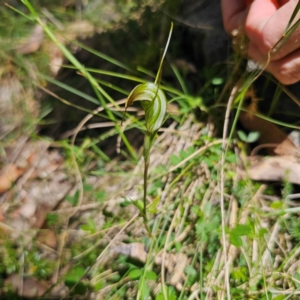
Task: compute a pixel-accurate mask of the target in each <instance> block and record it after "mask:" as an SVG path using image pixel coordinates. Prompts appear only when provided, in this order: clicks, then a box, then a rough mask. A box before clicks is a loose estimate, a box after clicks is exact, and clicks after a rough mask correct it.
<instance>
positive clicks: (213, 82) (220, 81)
mask: <svg viewBox="0 0 300 300" xmlns="http://www.w3.org/2000/svg"><path fill="white" fill-rule="evenodd" d="M211 83H212V84H213V85H220V84H222V83H223V78H220V77H216V78H213V80H212V81H211Z"/></svg>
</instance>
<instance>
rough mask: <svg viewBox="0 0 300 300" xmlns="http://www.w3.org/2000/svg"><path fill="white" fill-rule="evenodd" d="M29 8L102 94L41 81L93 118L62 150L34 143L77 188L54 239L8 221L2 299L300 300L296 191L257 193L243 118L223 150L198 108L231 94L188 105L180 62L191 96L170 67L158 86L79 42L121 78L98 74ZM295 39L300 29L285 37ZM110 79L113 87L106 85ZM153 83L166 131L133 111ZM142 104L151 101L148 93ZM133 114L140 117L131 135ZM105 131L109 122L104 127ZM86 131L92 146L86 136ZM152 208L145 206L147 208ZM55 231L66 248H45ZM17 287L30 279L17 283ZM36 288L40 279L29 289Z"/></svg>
mask: <svg viewBox="0 0 300 300" xmlns="http://www.w3.org/2000/svg"><path fill="white" fill-rule="evenodd" d="M22 2H23V3H24V4H25V6H26V7H27V8H28V11H29V14H27V13H24V12H21V13H22V15H23V16H24V17H25V18H27V19H29V20H31V21H34V22H37V23H38V24H39V25H40V26H41V27H42V28H43V30H44V31H45V33H46V34H47V35H48V38H49V39H50V40H51V41H52V42H54V43H55V44H56V45H57V46H58V48H59V49H60V50H61V51H62V52H63V54H64V56H65V57H66V59H67V60H68V62H69V63H70V64H71V66H70V65H65V66H63V67H64V68H66V69H69V70H72V69H75V70H76V71H77V73H78V74H79V76H81V77H83V79H86V81H87V83H89V84H90V85H91V87H92V90H93V93H92V94H91V95H90V94H86V93H84V92H82V91H81V90H80V88H77V87H76V86H69V85H68V84H65V83H63V82H60V81H59V80H58V79H56V78H52V77H51V76H49V74H45V73H46V72H45V71H39V72H37V74H36V77H35V79H34V84H35V85H36V87H37V88H39V89H41V90H43V91H44V92H45V93H48V94H51V96H53V97H54V98H55V99H56V100H58V101H60V102H62V103H64V104H65V105H68V106H70V107H74V108H76V109H78V110H82V111H84V112H85V113H87V114H86V115H85V117H84V118H83V119H82V120H81V121H80V122H79V123H78V125H77V126H76V127H75V128H73V129H71V130H70V131H68V132H67V133H65V137H64V138H62V139H60V140H59V139H57V140H51V139H50V138H45V137H42V136H40V135H39V134H36V133H35V132H34V130H33V129H32V130H31V131H30V139H31V140H33V141H47V142H48V143H50V145H51V149H50V150H49V151H52V153H56V152H55V151H54V150H57V149H59V150H60V151H59V153H60V154H61V157H62V160H63V164H62V165H61V170H63V172H64V174H66V177H62V178H63V179H61V180H60V181H59V182H62V181H67V182H69V183H70V184H71V186H70V187H69V189H68V190H67V192H66V193H65V194H64V195H63V197H62V201H60V202H59V203H58V204H55V206H54V208H53V209H52V210H50V211H47V213H46V216H45V222H44V223H43V226H42V227H40V228H38V229H36V228H35V229H34V228H30V227H29V228H27V229H24V230H23V229H22V230H20V229H18V228H17V229H16V228H15V227H14V226H13V224H14V223H13V222H12V225H10V223H8V224H6V223H5V222H2V221H1V227H0V229H1V231H0V233H1V236H0V242H1V244H2V247H1V250H0V252H1V257H2V259H1V260H0V272H1V274H3V276H4V277H5V280H0V288H1V297H2V295H3V297H8V296H9V297H16V298H17V297H22V296H24V297H25V295H24V294H25V290H26V286H29V285H30V284H33V283H32V282H34V290H35V291H36V290H39V291H40V292H36V293H33V294H32V293H31V294H30V295H29V296H28V295H27V296H26V297H28V298H30V297H31V298H34V297H36V298H39V299H43V298H45V299H46V298H49V297H56V298H58V299H66V298H71V299H76V298H78V299H80V298H82V299H134V298H135V299H157V300H161V299H226V297H227V299H229V298H231V299H277V300H279V299H297V295H298V294H299V293H300V289H299V267H298V265H299V264H298V260H299V255H300V254H299V251H298V244H299V237H300V235H299V232H300V230H299V225H298V212H299V209H298V207H296V208H289V205H290V203H291V198H290V195H291V194H292V193H293V185H292V184H290V183H289V182H288V180H286V181H285V182H283V185H282V188H281V190H280V193H278V192H277V191H276V189H277V188H278V185H275V184H273V185H272V184H269V185H266V184H261V183H255V182H252V181H251V180H250V179H249V178H248V177H247V176H242V175H240V174H239V172H240V169H241V168H240V166H241V165H242V164H243V161H242V157H243V155H244V152H243V151H244V148H243V147H242V146H239V145H237V143H236V140H235V139H234V127H235V124H236V123H237V117H236V118H235V120H234V121H233V129H230V132H229V134H228V133H227V131H228V126H229V124H226V123H225V124H224V128H225V129H224V133H223V139H218V138H216V137H214V134H213V130H212V129H211V126H210V125H211V124H209V123H208V122H207V121H206V122H198V121H197V120H195V117H194V110H195V109H198V110H201V112H202V113H205V114H209V113H210V112H211V110H212V107H213V108H214V105H211V106H209V105H207V104H206V103H207V102H206V101H205V99H204V96H205V95H214V96H215V94H216V93H217V96H219V95H220V94H221V92H222V89H221V88H222V87H223V86H224V84H225V82H222V79H221V78H220V77H218V76H215V77H213V78H212V80H210V81H208V83H207V86H206V87H205V89H203V90H202V92H203V95H204V96H203V95H202V94H200V96H199V95H197V96H194V95H192V93H189V88H188V83H187V82H186V81H185V78H184V74H183V72H181V71H180V70H179V69H178V68H177V67H176V66H175V64H172V62H171V67H170V69H171V70H172V72H173V73H174V77H175V78H176V80H177V83H178V84H179V87H180V88H177V87H174V86H173V85H172V83H171V84H170V83H168V81H167V80H164V79H163V77H162V81H161V83H160V84H159V83H158V81H159V80H160V74H161V66H160V67H159V71H158V76H157V77H156V79H154V78H155V76H154V75H153V74H152V73H151V71H148V70H145V69H142V68H140V69H139V70H141V71H136V70H134V69H132V68H131V67H129V66H127V65H126V64H123V63H122V62H120V61H118V60H116V59H114V58H111V57H109V56H107V55H105V54H103V53H100V52H99V51H96V50H92V49H90V48H89V47H88V46H84V45H83V44H82V43H75V45H76V46H78V45H79V46H80V47H82V48H83V49H86V50H88V51H90V52H91V53H92V54H93V55H95V56H98V57H100V58H101V59H104V60H105V61H106V62H108V63H109V64H110V65H112V66H117V67H118V68H121V70H122V71H118V72H114V71H110V70H104V69H103V70H99V69H93V68H88V67H85V66H84V65H83V64H82V63H81V62H80V61H79V60H78V59H77V58H76V56H75V55H74V54H73V53H72V52H71V51H70V50H69V48H68V47H67V46H65V45H64V44H63V43H62V42H61V41H60V40H58V39H57V37H56V36H55V33H54V30H53V28H52V27H51V26H49V25H48V24H46V23H45V22H44V21H43V20H42V18H41V17H40V15H39V13H38V12H37V11H36V9H35V7H34V6H33V5H32V4H31V2H30V1H28V0H23V1H22ZM296 9H298V7H297V8H296ZM16 11H19V10H18V9H16ZM291 20H292V19H291ZM291 23H292V21H291V22H290V24H291ZM290 24H289V25H290ZM294 28H295V27H292V29H287V32H286V34H287V35H289V32H291V31H290V30H293V29H294ZM163 58H164V55H163ZM163 58H162V60H161V62H162V61H163ZM200 71H201V70H200ZM260 72H261V70H259V71H257V73H253V74H250V75H249V76H248V77H247V75H246V76H245V77H246V79H245V81H244V83H242V84H241V86H237V87H236V93H235V94H234V95H232V97H231V100H230V101H231V102H229V105H228V108H227V113H226V122H227V121H228V120H229V112H230V110H231V108H232V107H234V108H237V110H238V111H241V110H243V109H244V108H243V99H244V98H245V97H246V93H247V89H248V88H249V86H250V82H252V81H253V80H254V79H255V78H256V77H257V76H258V75H259V73H260ZM98 74H102V75H105V76H106V77H105V79H103V77H97V75H98ZM214 75H215V74H213V76H214ZM99 78H100V79H99ZM107 78H108V79H107ZM114 78H118V79H121V80H123V81H126V82H127V84H128V86H126V85H125V88H124V87H123V86H122V87H121V86H118V85H114V84H113V83H112V81H113V79H114ZM149 78H151V79H154V82H155V86H154V88H153V87H152V86H151V87H152V88H153V89H152V91H151V92H152V96H153V93H154V95H155V96H156V94H157V93H158V92H157V90H159V91H163V92H161V93H162V95H164V93H165V94H166V95H167V97H168V99H170V100H169V101H168V105H167V118H166V119H167V120H166V123H165V125H164V127H161V125H162V124H161V123H162V121H165V117H164V116H163V117H162V118H159V123H160V124H159V126H157V124H156V123H153V122H150V125H149V124H147V122H149V119H147V111H146V113H145V114H146V120H144V118H143V116H141V115H143V114H144V113H143V112H141V110H140V109H138V108H136V107H132V110H131V111H130V108H131V107H129V105H130V104H131V102H133V101H134V97H135V96H136V94H135V93H134V92H135V91H136V89H135V90H133V93H132V94H130V92H129V91H130V90H131V83H132V82H134V83H135V84H137V83H138V84H141V85H139V86H142V87H148V86H147V82H149ZM45 81H47V82H48V83H51V84H53V85H56V86H59V87H60V88H62V89H65V90H67V91H68V92H70V93H73V94H74V95H76V96H79V97H80V98H81V103H80V105H78V104H76V103H74V102H73V101H72V99H71V98H70V99H64V98H63V97H61V96H60V95H58V94H57V93H55V92H54V91H52V90H51V89H50V88H49V87H48V86H45ZM177 83H176V84H177ZM142 93H143V96H145V95H144V93H145V90H143V91H142ZM206 93H207V94H206ZM111 94H113V95H117V96H111ZM128 95H130V96H129V98H127V100H126V97H127V96H128ZM131 97H133V98H131ZM154 98H155V97H154ZM216 98H218V97H216ZM116 99H120V100H116ZM147 99H148V98H146V100H147ZM151 99H152V98H151ZM137 100H145V99H144V98H143V99H141V98H137ZM159 100H165V99H159ZM90 103H92V104H93V105H94V106H92V109H91V108H90V107H88V108H87V105H88V104H90ZM123 105H125V107H126V109H127V112H126V116H125V118H124V121H123V124H122V125H121V121H122V118H123V111H124V108H123ZM217 105H219V106H222V105H223V104H220V103H217ZM217 105H216V106H217ZM223 106H224V105H223ZM146 109H147V108H146ZM133 113H135V114H133ZM254 113H255V114H256V115H259V113H258V112H254ZM45 115H47V112H46V113H44V114H43V115H42V116H39V117H37V120H35V124H36V123H38V122H42V121H41V120H46V118H44V117H45ZM93 118H97V120H100V122H98V123H91V122H90V121H91V120H92V119H93ZM264 118H265V119H270V118H267V117H264ZM153 124H154V125H153ZM280 124H283V123H280ZM93 126H94V128H95V127H97V126H108V128H109V129H108V130H105V131H103V132H101V133H100V134H98V135H97V136H89V135H88V130H89V129H91V128H93ZM149 126H150V127H151V126H152V127H151V128H152V129H153V126H154V127H155V128H154V130H149V128H150V127H149ZM33 127H34V126H33V125H31V127H30V128H33ZM145 128H146V135H147V134H149V135H150V140H151V141H150V146H149V148H148V149H147V148H146V150H145V147H144V154H142V151H141V150H140V148H141V145H142V143H138V147H137V148H135V147H134V146H133V144H134V143H133V141H135V139H137V137H136V136H133V137H132V135H131V134H130V132H131V131H132V130H134V129H138V130H140V131H143V130H144V131H145ZM82 132H87V134H85V133H84V134H82V135H80V137H79V134H80V133H82ZM134 132H136V131H134ZM227 136H229V137H227ZM239 136H240V137H241V139H242V140H243V141H244V142H247V143H251V142H253V141H255V140H256V139H257V134H255V133H250V134H249V135H246V134H245V133H240V134H239ZM111 137H115V141H116V142H115V143H111V142H110V143H111V147H114V148H116V152H117V155H115V157H111V156H110V155H109V154H107V153H105V151H103V149H102V148H101V146H100V145H101V142H103V141H106V142H107V143H108V142H109V138H111ZM148 137H149V136H148ZM154 137H155V139H154ZM146 144H147V143H146ZM148 144H149V143H148ZM148 144H147V145H148ZM4 146H6V145H2V147H3V148H5V147H4ZM150 150H151V152H150ZM145 151H146V154H145ZM57 155H58V154H57ZM141 156H144V157H146V159H145V163H146V164H147V163H148V162H149V156H151V164H148V165H147V168H146V170H147V172H145V171H144V158H143V157H141ZM51 172H52V171H51ZM51 172H50V173H49V174H50V175H47V176H46V177H41V178H39V181H38V185H42V183H43V182H44V181H46V180H48V178H49V177H51V176H53V174H54V175H55V173H54V172H53V173H51ZM145 174H146V175H145ZM60 175H61V174H60ZM145 177H147V178H148V179H147V178H146V179H145ZM145 182H147V184H146V186H145ZM18 188H19V186H18V184H16V186H15V187H12V188H11V191H12V193H15V194H16V195H17V193H18ZM146 191H147V193H146ZM52 193H54V192H52ZM56 193H58V190H57V191H56ZM270 199H272V200H273V201H270ZM141 200H143V205H139V203H140V202H141ZM146 203H148V206H147V205H146ZM220 207H221V208H220ZM145 209H147V210H145ZM10 211H12V212H14V207H13V205H11V206H9V208H8V209H7V212H6V213H7V214H9V212H10ZM141 211H142V214H141ZM141 215H142V216H143V217H144V218H143V220H142V218H140V216H141ZM146 216H147V217H146ZM12 219H13V218H12ZM144 225H146V228H148V231H149V232H151V235H149V234H148V232H147V230H145V226H144ZM46 231H50V232H52V233H53V234H54V236H56V239H57V241H58V242H57V245H55V246H54V247H50V246H49V244H48V243H47V242H48V241H47V240H49V235H47V236H46V240H45V239H40V238H39V235H41V234H43V233H45V232H46ZM15 274H18V279H17V280H13V278H14V277H12V276H13V275H15ZM30 278H31V279H32V278H34V279H35V280H34V281H31V282H30V284H29V281H28V280H29V279H30ZM13 295H14V296H13ZM11 299H13V298H11Z"/></svg>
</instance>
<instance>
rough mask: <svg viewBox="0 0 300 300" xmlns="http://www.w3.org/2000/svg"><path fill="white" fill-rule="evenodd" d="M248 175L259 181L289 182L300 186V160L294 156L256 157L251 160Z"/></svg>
mask: <svg viewBox="0 0 300 300" xmlns="http://www.w3.org/2000/svg"><path fill="white" fill-rule="evenodd" d="M247 174H248V175H249V177H250V178H251V179H252V180H257V181H282V180H288V181H289V182H291V183H294V184H300V160H299V159H297V158H295V157H294V156H274V157H261V156H254V157H251V159H250V167H249V168H248V170H247Z"/></svg>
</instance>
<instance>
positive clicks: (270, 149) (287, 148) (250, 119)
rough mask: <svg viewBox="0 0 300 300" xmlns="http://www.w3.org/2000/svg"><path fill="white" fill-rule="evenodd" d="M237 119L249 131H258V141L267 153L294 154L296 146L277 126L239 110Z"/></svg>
mask: <svg viewBox="0 0 300 300" xmlns="http://www.w3.org/2000/svg"><path fill="white" fill-rule="evenodd" d="M239 120H240V122H241V123H242V125H243V127H244V128H245V129H247V130H249V131H258V132H259V133H260V137H259V143H260V145H262V146H263V147H264V146H265V147H264V148H265V149H266V151H267V153H268V154H269V155H274V154H275V155H295V153H296V152H297V151H298V150H297V147H296V146H295V145H294V143H293V142H292V141H291V140H290V138H289V137H288V136H287V134H285V133H284V132H283V131H282V130H280V128H279V127H277V126H276V125H275V124H274V123H272V122H269V121H267V120H264V119H262V118H260V117H258V116H255V115H252V114H250V113H246V112H241V113H240V116H239Z"/></svg>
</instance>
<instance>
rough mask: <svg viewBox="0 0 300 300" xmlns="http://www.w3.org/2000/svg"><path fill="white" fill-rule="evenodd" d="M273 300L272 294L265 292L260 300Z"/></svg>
mask: <svg viewBox="0 0 300 300" xmlns="http://www.w3.org/2000/svg"><path fill="white" fill-rule="evenodd" d="M272 299H273V296H272V293H271V292H267V295H266V294H265V295H263V296H262V297H261V298H260V300H272Z"/></svg>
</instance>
